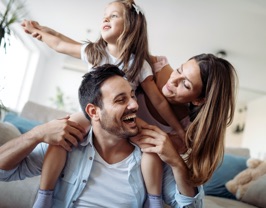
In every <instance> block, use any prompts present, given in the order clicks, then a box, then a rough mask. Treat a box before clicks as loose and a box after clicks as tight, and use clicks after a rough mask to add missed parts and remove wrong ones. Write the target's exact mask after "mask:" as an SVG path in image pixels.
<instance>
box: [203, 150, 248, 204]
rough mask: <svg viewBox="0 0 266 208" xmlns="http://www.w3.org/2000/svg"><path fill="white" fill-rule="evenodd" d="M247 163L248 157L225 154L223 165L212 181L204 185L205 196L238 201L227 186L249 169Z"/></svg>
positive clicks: (217, 170)
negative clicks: (230, 181) (239, 174)
mask: <svg viewBox="0 0 266 208" xmlns="http://www.w3.org/2000/svg"><path fill="white" fill-rule="evenodd" d="M246 161H247V158H246V157H241V156H235V155H231V154H225V155H224V159H223V161H222V164H221V165H220V166H218V167H217V169H216V170H215V171H214V173H213V175H212V177H211V179H210V180H209V181H208V182H207V183H205V184H204V186H203V187H204V191H205V194H206V195H211V196H219V197H224V198H229V199H236V197H235V196H234V195H233V194H232V193H230V192H229V191H228V190H227V189H226V187H225V184H226V183H227V182H228V181H229V180H231V179H233V178H234V177H235V176H236V175H237V174H238V173H240V172H241V171H243V170H245V169H246V168H247V165H246Z"/></svg>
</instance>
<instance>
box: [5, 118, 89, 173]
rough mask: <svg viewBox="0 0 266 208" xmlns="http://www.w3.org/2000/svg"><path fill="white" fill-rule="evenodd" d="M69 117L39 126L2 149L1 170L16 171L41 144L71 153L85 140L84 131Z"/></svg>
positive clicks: (9, 142) (6, 144)
mask: <svg viewBox="0 0 266 208" xmlns="http://www.w3.org/2000/svg"><path fill="white" fill-rule="evenodd" d="M68 118H69V117H67V118H63V119H58V120H53V121H50V122H48V123H45V124H42V125H39V126H37V127H35V128H33V129H32V130H31V131H29V132H27V133H25V134H23V135H21V136H19V137H18V138H15V139H13V140H10V141H8V142H7V143H5V144H3V145H2V146H1V147H0V169H2V170H11V169H14V168H15V167H16V166H17V165H18V164H19V163H20V162H21V161H22V160H23V159H24V158H25V157H27V156H28V155H29V154H30V153H31V152H32V150H33V149H34V148H35V147H36V146H37V145H38V144H39V143H41V142H45V143H48V144H51V145H60V146H62V147H63V148H64V149H66V150H68V151H70V150H71V146H72V145H74V146H77V144H78V142H79V141H82V140H83V137H84V135H85V131H84V129H83V128H82V127H81V126H80V125H79V124H77V123H75V122H73V121H70V120H68Z"/></svg>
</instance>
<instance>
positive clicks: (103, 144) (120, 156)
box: [93, 132, 135, 164]
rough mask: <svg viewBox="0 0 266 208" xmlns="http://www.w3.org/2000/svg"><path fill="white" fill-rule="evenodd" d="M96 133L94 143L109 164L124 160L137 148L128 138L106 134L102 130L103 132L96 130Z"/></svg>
mask: <svg viewBox="0 0 266 208" xmlns="http://www.w3.org/2000/svg"><path fill="white" fill-rule="evenodd" d="M95 134H96V135H97V136H96V135H95ZM95 134H94V136H93V145H94V147H95V149H96V150H97V152H98V153H99V155H100V156H101V157H102V158H103V159H104V160H105V161H106V162H107V163H109V164H115V163H118V162H120V161H122V160H124V159H125V158H127V157H128V156H129V155H130V154H131V153H132V152H133V150H134V148H135V147H134V145H132V144H131V143H130V142H129V140H128V139H124V138H118V137H114V136H113V135H104V134H103V133H102V132H101V134H97V132H95Z"/></svg>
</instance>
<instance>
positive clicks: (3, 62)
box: [0, 35, 30, 110]
mask: <svg viewBox="0 0 266 208" xmlns="http://www.w3.org/2000/svg"><path fill="white" fill-rule="evenodd" d="M9 38H10V43H11V45H10V46H9V45H8V46H7V49H6V52H5V50H4V47H3V46H1V47H0V100H1V101H2V102H3V104H4V105H5V106H6V107H8V108H10V109H12V110H16V109H17V105H18V102H19V99H20V95H21V92H22V90H23V80H24V77H25V73H26V69H27V64H28V60H29V55H30V54H29V50H28V49H27V48H26V47H25V46H24V45H23V43H22V42H21V41H20V40H19V39H18V38H16V37H15V36H13V35H12V36H11V37H9Z"/></svg>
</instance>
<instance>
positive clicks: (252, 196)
mask: <svg viewBox="0 0 266 208" xmlns="http://www.w3.org/2000/svg"><path fill="white" fill-rule="evenodd" d="M265 187H266V175H263V176H261V177H260V178H258V179H257V180H255V181H253V182H252V183H251V184H250V186H249V187H248V189H247V192H246V193H245V194H244V195H243V198H242V201H244V202H247V203H249V204H252V205H255V206H257V207H266V197H265V196H266V189H265Z"/></svg>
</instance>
